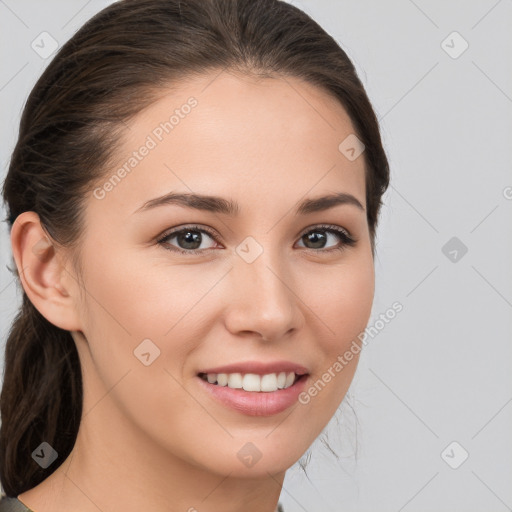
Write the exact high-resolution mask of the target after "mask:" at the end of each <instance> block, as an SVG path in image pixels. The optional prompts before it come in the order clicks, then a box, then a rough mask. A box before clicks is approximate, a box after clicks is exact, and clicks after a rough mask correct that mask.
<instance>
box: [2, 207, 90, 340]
mask: <svg viewBox="0 0 512 512" xmlns="http://www.w3.org/2000/svg"><path fill="white" fill-rule="evenodd" d="M11 246H12V252H13V256H14V260H15V262H16V266H17V268H18V273H19V276H20V280H21V284H22V286H23V289H24V290H25V293H26V294H27V296H28V298H29V299H30V301H31V302H32V304H33V305H34V306H35V308H36V309H37V310H38V311H39V312H40V313H41V314H42V315H43V316H44V317H45V318H46V319H47V320H48V321H49V322H51V323H52V324H54V325H56V326H57V327H60V328H61V329H65V330H69V331H73V330H80V329H81V328H82V327H81V325H80V322H79V317H78V314H77V313H78V311H77V303H76V300H77V299H78V297H79V294H78V289H77V285H76V281H75V279H74V278H73V276H71V275H69V272H70V270H69V269H66V268H65V266H64V265H63V263H62V254H61V253H59V248H58V246H57V244H55V243H54V242H53V241H52V240H51V239H50V238H49V237H48V235H47V234H46V232H45V230H44V229H43V227H42V225H41V222H40V219H39V216H38V215H37V213H35V212H32V211H30V212H23V213H21V214H20V215H18V217H17V218H16V221H15V222H14V224H13V226H12V229H11Z"/></svg>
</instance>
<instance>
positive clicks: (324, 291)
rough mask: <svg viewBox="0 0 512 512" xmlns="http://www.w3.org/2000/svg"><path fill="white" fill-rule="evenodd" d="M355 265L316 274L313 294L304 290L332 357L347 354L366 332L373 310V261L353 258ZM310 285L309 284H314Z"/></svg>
mask: <svg viewBox="0 0 512 512" xmlns="http://www.w3.org/2000/svg"><path fill="white" fill-rule="evenodd" d="M354 256H355V257H354V258H353V261H348V260H347V261H346V262H344V263H342V264H340V265H336V266H332V267H330V268H326V269H325V271H318V272H315V278H314V279H313V280H311V281H312V282H314V283H315V286H314V293H311V290H312V288H311V287H310V288H309V290H310V291H309V293H308V292H307V290H306V289H305V290H304V292H303V296H304V297H308V301H307V303H308V306H309V307H310V308H311V310H312V312H313V314H314V315H316V317H317V320H316V322H315V323H316V324H317V325H318V324H319V323H320V324H321V325H322V326H323V327H322V331H323V332H324V333H325V337H324V345H323V349H324V351H325V353H326V354H330V355H331V356H332V355H333V354H334V353H336V354H337V353H338V352H339V351H340V350H343V351H344V350H345V349H346V348H345V347H346V346H347V345H350V343H351V342H352V340H353V339H354V338H357V336H358V335H359V334H360V333H361V332H362V331H364V329H365V327H366V325H367V323H368V320H369V317H370V314H371V309H372V303H373V296H374V291H375V274H374V267H373V260H372V259H371V257H370V258H367V257H365V256H364V255H357V257H356V255H354ZM311 281H310V282H311Z"/></svg>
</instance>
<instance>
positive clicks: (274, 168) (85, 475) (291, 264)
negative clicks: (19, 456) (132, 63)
mask: <svg viewBox="0 0 512 512" xmlns="http://www.w3.org/2000/svg"><path fill="white" fill-rule="evenodd" d="M190 96H194V97H195V98H196V99H197V101H198V104H197V106H196V107H195V108H194V109H192V110H191V112H190V114H188V115H187V116H186V117H184V118H183V119H181V120H180V123H179V124H178V125H177V126H176V127H175V128H174V130H173V131H172V132H171V133H170V134H167V135H166V136H165V137H164V138H163V140H162V142H160V143H158V145H157V147H156V148H154V149H153V150H152V151H150V153H149V154H148V155H147V156H146V157H145V158H144V159H143V160H142V161H140V162H139V163H138V165H137V166H136V167H135V168H134V169H133V170H132V171H131V172H130V173H129V174H128V175H126V176H125V177H124V179H122V180H121V182H120V183H118V184H117V185H116V186H115V187H114V188H113V190H111V191H110V192H108V193H107V194H106V196H105V197H104V198H103V199H101V200H100V199H96V198H95V197H93V196H92V194H91V195H90V196H89V197H88V200H87V203H86V212H85V213H86V216H85V220H86V222H85V232H84V233H83V239H82V244H81V246H80V258H81V262H82V269H83V273H82V276H81V278H82V281H79V280H78V278H77V275H76V269H74V268H73V266H72V265H71V261H70V259H69V256H70V252H69V250H67V249H66V248H64V247H59V246H58V245H57V244H55V243H54V242H53V241H52V240H51V239H49V241H50V243H51V245H48V246H45V245H44V240H46V239H47V238H45V235H46V233H45V231H44V229H43V228H42V226H41V224H40V222H39V218H38V216H37V214H35V213H34V212H24V213H23V214H21V215H20V216H18V218H17V220H16V222H15V224H14V226H13V228H12V233H11V241H12V247H13V254H14V257H15V261H16V264H17V267H18V270H21V269H22V268H25V267H26V268H25V271H24V272H23V273H22V284H23V287H24V289H25V291H26V293H27V294H28V296H29V298H30V300H31V301H32V302H33V304H34V305H35V306H36V308H37V309H38V310H39V311H40V312H41V313H42V314H43V315H44V316H45V317H46V318H47V319H48V320H49V321H50V322H52V323H53V324H55V325H57V326H59V327H61V328H62V329H67V330H69V331H71V333H72V336H73V338H74V340H75V342H76V346H77V349H78V352H79V356H80V361H81V365H82V371H83V379H84V408H83V417H82V422H81V426H80V431H79V433H78V438H77V441H76V444H75V446H74V449H73V451H72V453H71V454H70V456H69V457H68V458H67V459H66V460H65V461H64V462H63V463H62V465H61V466H59V468H58V469H57V470H56V471H55V472H54V473H52V474H51V475H50V476H49V477H48V478H47V479H45V480H44V481H43V482H42V483H41V484H39V485H38V486H36V487H35V488H33V489H31V490H29V491H27V492H24V493H22V494H20V495H19V499H20V500H21V501H22V502H23V503H25V504H26V505H27V506H28V507H30V508H32V509H33V510H35V511H36V512H50V511H52V512H56V511H57V512H60V511H62V512H64V511H65V510H71V509H72V510H76V511H80V512H89V511H91V512H93V511H94V512H97V511H98V510H102V511H104V512H107V511H121V510H123V511H124V512H132V511H133V512H135V511H137V512H138V511H140V510H151V511H153V512H164V511H165V512H168V511H169V510H172V511H190V512H192V511H194V510H197V511H198V512H218V511H219V510H223V511H224V512H240V510H241V509H242V508H243V510H244V511H246V512H256V511H258V512H262V511H263V512H273V511H274V509H275V507H276V505H277V501H278V498H279V495H280V492H281V486H282V484H283V480H284V477H285V471H286V470H287V469H288V468H290V467H291V466H292V465H293V464H294V463H295V462H296V461H297V460H298V459H299V458H300V457H301V456H302V455H303V454H304V452H305V451H306V450H307V449H308V448H309V446H310V445H311V444H312V443H313V441H314V440H315V438H316V437H317V436H318V435H320V433H321V431H322V429H323V428H324V427H325V426H326V425H327V423H328V422H329V420H330V419H331V417H332V416H333V414H334V413H335V411H336V409H337V408H338V406H339V405H340V403H341V401H342V399H343V397H344V396H345V394H346V392H347V390H348V387H349V385H350V382H351V381H352V377H353V375H354V372H355V369H356V366H357V360H358V356H357V355H356V356H354V359H352V361H351V362H350V363H349V364H348V365H347V366H345V367H344V369H343V371H341V372H339V373H337V374H336V376H335V377H334V378H332V379H331V381H330V382H329V383H328V384H327V385H325V387H324V388H323V389H322V390H321V391H320V392H319V393H318V394H317V396H315V397H314V398H312V399H311V401H310V402H309V403H308V404H305V405H303V404H300V403H296V404H295V405H294V406H292V407H290V408H289V409H287V410H286V411H284V412H282V413H279V414H276V415H272V416H267V417H264V416H260V417H255V416H248V415H245V414H242V413H240V412H237V411H234V410H232V409H229V408H227V407H225V406H223V405H220V404H218V403H217V402H215V401H214V400H213V399H212V398H211V397H210V396H208V395H207V394H206V393H205V392H204V391H203V390H202V387H201V386H200V384H201V383H200V382H199V381H198V377H197V376H196V374H197V373H198V372H199V371H200V370H201V369H204V368H208V367H214V366H219V365H223V364H228V363H234V362H240V361H251V360H258V361H264V362H268V361H274V360H290V361H293V362H296V363H300V364H302V365H304V366H305V367H306V368H307V369H308V370H309V373H310V377H309V383H310V384H311V383H314V382H315V381H317V380H318V379H320V378H321V376H322V374H323V373H324V372H325V371H326V370H327V369H328V368H329V367H332V365H333V364H334V362H335V361H336V360H337V357H338V356H339V355H341V354H343V353H344V352H345V351H346V350H347V349H348V348H349V346H350V344H351V343H352V341H353V340H354V339H355V338H356V337H357V335H358V334H359V333H361V332H362V331H363V330H364V328H365V327H366V325H367V322H368V320H369V316H370V312H371V305H372V301H373V295H374V265H373V258H372V254H371V243H370V237H369V230H368V225H367V221H366V212H365V211H364V210H360V209H358V208H356V207H355V206H354V205H349V204H344V205H338V206H335V207H333V208H330V209H328V210H325V211H320V212H315V213H311V214H308V215H302V216H300V215H295V214H294V213H293V210H294V208H295V206H296V204H297V203H298V202H299V201H301V200H303V199H305V198H313V197H318V196H321V195H326V194H329V193H334V192H345V193H349V194H352V195H353V196H355V197H356V198H357V199H358V200H359V201H360V202H361V204H362V205H363V207H364V208H366V203H365V180H364V172H365V170H364V165H365V163H364V154H363V156H362V157H360V158H357V159H356V160H354V161H350V160H348V159H347V158H345V156H344V155H343V154H342V153H341V152H340V151H339V150H338V145H339V144H340V142H341V141H343V140H344V139H345V138H346V137H347V136H348V135H350V134H352V133H354V131H355V130H354V128H353V125H352V123H351V120H350V118H349V116H348V115H347V113H346V111H345V110H344V109H343V107H342V106H341V105H340V103H339V102H338V101H337V100H336V99H334V98H332V97H331V96H329V95H328V94H326V93H325V92H324V91H323V90H321V89H319V88H317V87H315V86H313V85H311V84H308V83H305V82H303V81H301V80H300V79H296V78H290V77H286V79H284V78H274V79H268V78H266V79H261V80H255V79H254V78H249V77H247V76H242V75H235V74H233V73H229V72H226V71H224V72H223V73H221V74H219V72H218V71H217V72H215V73H213V72H212V73H209V74H205V75H203V76H201V77H194V79H191V80H189V81H188V82H186V83H183V84H181V85H180V87H178V88H173V90H172V91H170V90H169V91H165V92H164V93H162V96H161V98H160V99H159V100H158V101H157V102H156V103H155V104H153V105H152V106H151V107H149V108H148V109H146V110H144V111H143V112H141V113H140V114H139V115H138V116H137V117H136V118H134V119H132V120H131V121H130V123H129V124H128V126H127V130H126V133H125V136H124V138H123V141H122V144H121V145H120V147H119V148H118V149H116V154H115V156H116V159H117V162H118V163H119V162H121V163H122V162H125V161H126V160H127V158H128V157H129V156H130V155H131V154H132V152H133V151H134V150H137V149H138V148H139V147H140V146H141V145H142V144H143V143H144V141H145V140H146V138H147V136H148V134H150V133H151V132H152V130H153V129H154V128H155V126H157V125H158V124H159V123H160V122H162V121H163V120H166V119H168V117H169V112H172V111H173V110H174V109H176V108H179V107H180V106H181V105H183V104H184V103H186V101H187V99H188V98H189V97H190ZM116 169H117V167H115V166H112V168H111V169H109V172H108V173H106V176H107V178H108V177H110V176H111V175H112V173H113V172H114V171H115V170H116ZM170 191H175V192H194V193H201V194H211V195H217V196H222V197H225V198H230V199H232V200H234V201H237V202H238V203H239V205H240V213H239V215H238V216H237V217H232V218H231V217H229V216H227V215H224V214H219V213H211V212H206V211H199V210H194V209H190V208H186V207H182V206H177V205H166V206H161V207H158V208H155V209H153V210H149V211H147V212H142V213H133V212H134V211H135V210H136V209H137V208H139V207H140V206H141V205H142V204H143V203H144V202H145V201H147V200H149V199H152V198H154V197H157V196H160V195H162V194H164V193H166V192H170ZM191 223H194V224H199V225H200V227H203V226H204V227H205V228H211V230H213V232H214V234H216V236H217V241H214V240H213V239H212V238H210V237H209V236H208V234H205V233H201V235H199V236H202V242H201V245H200V250H204V253H201V254H195V255H194V254H180V253H178V252H172V251H170V250H167V249H166V247H169V246H171V247H175V248H182V249H183V248H184V247H185V250H187V249H186V248H187V247H189V246H184V245H183V242H182V243H181V245H178V244H179V240H178V239H177V238H176V237H174V238H173V239H167V240H166V242H165V243H162V244H159V243H158V242H157V241H156V239H157V237H158V236H159V235H162V234H165V233H167V232H169V231H170V229H171V228H174V227H183V226H186V225H189V224H191ZM322 223H328V224H333V225H336V226H340V227H341V228H344V229H346V230H347V231H348V232H349V233H350V234H351V235H352V236H353V237H354V238H356V240H357V242H356V244H355V245H354V246H353V247H350V246H346V247H345V248H344V250H342V251H330V252H329V251H327V249H329V248H332V247H335V246H339V245H341V244H342V242H341V241H340V239H339V238H338V237H337V236H336V235H335V234H334V233H332V234H329V235H328V238H327V240H326V242H325V244H324V247H323V248H322V245H321V244H317V245H314V244H312V243H311V242H309V244H308V240H307V239H306V240H304V238H303V237H302V235H303V234H304V233H308V232H310V231H313V232H315V233H316V232H317V230H316V229H315V227H316V226H317V225H319V224H322ZM306 228H308V229H306ZM248 236H251V237H253V238H254V239H255V240H256V241H257V242H258V243H259V244H260V246H261V247H262V248H263V253H262V254H261V255H260V256H259V257H258V258H257V259H256V260H255V261H254V262H252V263H247V262H246V261H245V260H244V259H243V258H241V257H240V256H239V255H238V253H237V252H236V248H237V246H238V245H239V244H241V242H242V241H244V240H245V239H246V238H247V237H248ZM41 240H43V242H41ZM36 245H37V247H38V250H37V251H36V250H34V246H36ZM210 248H211V249H212V250H209V251H208V250H207V249H210ZM79 283H81V284H79ZM146 338H149V339H151V340H152V342H153V343H154V344H155V345H156V346H158V348H159V350H160V356H159V357H158V358H156V359H155V360H154V362H152V364H151V365H149V366H145V365H143V364H142V363H141V362H140V360H139V359H138V358H137V357H135V356H134V353H133V352H134V350H135V349H136V348H137V347H138V346H139V344H140V343H141V342H142V340H144V339H146ZM306 389H307V388H306ZM247 442H251V443H253V444H254V445H255V446H256V447H257V448H258V450H259V451H260V452H261V454H262V457H261V459H260V460H259V461H258V462H257V463H256V464H254V465H253V466H252V467H247V466H245V465H244V464H242V463H241V461H240V460H239V459H238V457H237V452H238V451H239V450H240V449H241V447H242V446H244V445H245V443H247ZM192 507H194V508H192Z"/></svg>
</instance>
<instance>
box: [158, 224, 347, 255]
mask: <svg viewBox="0 0 512 512" xmlns="http://www.w3.org/2000/svg"><path fill="white" fill-rule="evenodd" d="M187 231H198V232H201V233H206V234H207V235H209V236H210V237H211V238H212V239H213V240H214V241H215V242H216V243H219V241H218V240H217V237H216V236H215V234H214V233H213V232H212V231H211V230H209V229H206V228H204V227H200V226H197V225H190V226H186V227H184V228H180V229H178V230H176V231H171V232H170V233H166V234H165V235H163V236H161V237H160V238H159V239H158V240H157V242H158V243H159V244H160V245H162V246H163V248H164V249H166V250H168V251H172V252H178V253H181V254H189V255H190V254H200V253H205V252H209V251H213V250H215V249H181V248H179V247H176V246H170V247H172V248H170V247H169V246H168V243H167V242H166V240H169V239H171V238H173V237H175V236H176V235H179V234H180V233H183V232H187ZM315 231H321V232H323V233H325V232H330V233H334V234H335V235H336V236H338V238H339V239H340V240H341V242H342V243H341V245H339V246H336V247H331V248H329V249H309V248H307V247H305V248H304V249H305V250H306V251H312V252H316V253H318V252H320V253H322V252H323V253H330V252H332V251H343V250H345V249H346V247H353V246H354V245H355V244H356V243H357V240H356V239H355V238H353V237H352V236H351V235H350V234H349V233H348V231H346V230H345V229H343V228H341V227H339V226H335V225H332V224H320V225H318V226H314V227H312V228H308V229H307V231H303V232H302V234H301V235H300V236H299V240H300V239H301V238H302V237H304V236H305V235H307V234H308V233H311V232H315Z"/></svg>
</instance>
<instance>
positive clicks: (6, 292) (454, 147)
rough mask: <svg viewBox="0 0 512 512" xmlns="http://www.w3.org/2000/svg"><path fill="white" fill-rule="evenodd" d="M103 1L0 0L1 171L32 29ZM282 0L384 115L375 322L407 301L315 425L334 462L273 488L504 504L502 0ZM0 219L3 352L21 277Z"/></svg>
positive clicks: (418, 507) (511, 180)
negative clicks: (334, 410) (335, 49)
mask: <svg viewBox="0 0 512 512" xmlns="http://www.w3.org/2000/svg"><path fill="white" fill-rule="evenodd" d="M110 3H111V2H110V1H106V0H104V1H98V0H89V1H86V0H83V1H69V0H67V1H64V0H60V1H56V0H52V1H48V0H45V1H44V2H39V1H36V0H32V1H28V0H25V1H14V0H0V20H1V22H0V23H1V25H0V38H1V49H0V51H1V62H2V64H3V65H2V68H1V71H0V73H1V75H0V102H1V109H2V110H1V112H2V116H1V124H0V130H1V134H0V137H1V140H2V144H1V147H0V151H1V153H0V158H1V167H2V179H3V176H4V175H5V172H6V169H7V166H8V162H9V158H10V152H11V151H12V148H13V146H14V143H15V138H16V132H17V128H18V123H19V116H20V113H21V109H22V106H23V104H24V101H25V99H26V97H27V95H28V93H29V91H30V89H31V87H32V86H33V85H34V83H35V80H36V79H37V78H38V76H39V75H40V73H41V72H42V70H43V69H44V67H45V66H46V64H47V63H48V62H49V60H50V59H51V57H50V58H49V59H46V60H45V59H43V58H42V57H40V56H39V55H38V54H37V53H36V52H35V51H34V50H33V49H32V48H31V43H32V41H34V40H35V39H36V38H37V37H38V36H39V34H41V32H43V31H47V32H48V33H49V34H51V36H52V37H53V38H54V39H55V40H57V41H58V42H59V44H62V43H64V42H65V41H66V40H67V39H68V38H70V37H71V36H72V34H73V33H74V32H75V31H76V30H77V29H78V28H79V27H80V26H81V25H82V24H83V23H84V22H85V21H86V20H87V19H89V18H90V17H91V16H92V15H93V14H95V13H96V12H97V11H99V10H101V9H102V8H103V7H105V6H106V5H108V4H110ZM293 3H294V4H295V5H297V6H298V7H300V8H302V9H303V10H305V11H306V12H307V13H308V14H310V15H311V16H312V17H313V18H314V19H315V20H316V21H317V22H318V23H319V24H320V25H321V26H323V27H324V28H325V29H326V30H327V31H328V32H329V33H330V34H331V35H333V37H335V38H336V40H337V41H338V42H339V43H340V45H341V46H342V47H343V48H344V49H345V51H346V52H347V53H348V55H349V57H350V58H351V59H352V60H353V62H354V64H355V65H356V67H357V70H358V73H359V75H360V77H361V79H362V81H363V83H364V85H365V87H366V89H367V92H368V94H369V96H370V99H371V101H372V103H373V105H374V108H375V110H376V112H377V114H378V116H379V119H380V122H381V128H382V135H383V139H384V143H385V147H386V150H387V153H388V156H389V159H390V163H391V175H392V185H391V187H390V189H389V191H388V193H387V194H386V195H385V196H384V201H385V206H384V208H383V214H382V218H381V223H380V228H379V231H378V242H377V258H376V272H377V289H376V296H375V301H374V308H373V313H372V318H371V319H370V325H371V324H373V323H374V322H375V320H376V319H377V318H378V317H379V315H380V314H381V313H384V312H386V310H388V308H390V307H391V304H392V303H393V302H395V301H399V302H400V303H401V304H402V305H403V311H402V312H400V313H399V314H397V315H396V317H395V318H394V319H393V320H392V321H390V322H389V323H388V324H386V326H385V328H383V329H381V330H380V331H379V333H378V335H377V336H375V337H373V338H371V339H369V343H368V344H367V346H366V347H365V349H364V352H363V354H362V357H361V361H360V366H359V368H358V371H357V373H356V377H355V379H354V382H353V385H352V387H351V389H350V392H349V402H348V403H347V402H344V403H343V404H342V407H341V409H340V413H341V414H339V415H337V416H336V417H335V418H333V420H332V421H331V423H330V424H329V426H328V428H327V429H326V433H328V434H329V442H330V444H331V445H332V446H333V448H335V449H336V451H337V452H338V453H339V455H340V456H341V457H340V460H339V461H336V460H335V458H334V456H332V455H331V454H330V452H329V451H328V450H327V449H326V448H325V447H324V445H323V444H322V443H321V442H320V439H319V440H317V442H315V444H314V445H313V446H312V449H311V456H312V457H311V462H310V463H309V466H308V475H309V479H308V478H306V477H305V476H304V474H303V473H302V471H301V470H300V468H299V466H298V465H295V466H294V467H293V468H291V469H290V470H289V472H288V473H287V476H286V479H285V483H284V488H283V492H282V496H281V501H282V502H283V503H284V505H285V510H286V512H299V511H309V512H327V511H365V512H400V511H405V512H423V511H432V510H436V511H437V512H444V511H450V512H454V511H464V512H501V511H506V510H512V486H511V485H510V482H512V456H511V455H512V437H511V436H510V431H511V428H510V427H511V424H512V404H511V402H512V386H511V383H512V372H511V369H512V357H511V356H512V343H511V341H512V339H511V332H512V315H511V312H512V265H511V263H510V262H511V261H512V257H511V256H512V235H511V227H512V226H511V224H512V223H511V219H512V172H511V170H512V169H511V167H512V166H511V161H510V156H511V155H510V154H511V141H512V138H511V135H512V116H511V113H512V59H511V55H512V51H511V50H512V38H511V37H510V27H511V26H512V24H511V22H512V2H511V1H510V0H500V1H495V0H473V1H449V2H446V1H441V0H436V1H430V2H427V1H426V0H416V1H412V0H409V1H407V0H391V1H386V2H379V1H377V0H373V1H367V0H350V1H348V0H347V1H335V0H331V1H327V0H314V1H313V0H307V1H306V0H301V1H298V0H297V1H294V2H293ZM454 31H457V32H458V33H459V34H460V36H457V35H455V36H453V35H451V36H450V34H452V32H454ZM443 41H445V42H444V43H443ZM464 41H467V44H469V46H468V48H467V50H466V51H464V52H463V53H460V52H461V50H462V49H463V48H464ZM449 53H451V55H450V54H449ZM459 53H460V55H459ZM507 62H508V64H507ZM507 187H508V188H507ZM3 215H4V213H3V211H2V216H3ZM1 230H2V231H1V233H0V244H1V245H0V258H1V261H0V263H1V266H0V318H1V332H0V335H1V343H2V345H1V347H0V348H1V351H2V357H3V350H4V345H5V338H6V334H7V329H8V326H9V324H10V321H11V320H12V318H13V317H14V313H15V311H16V308H17V306H18V301H19V300H20V293H19V292H17V290H16V286H15V284H14V282H13V281H12V279H11V278H12V276H11V274H10V273H9V272H8V271H7V269H6V268H5V265H6V264H8V263H9V262H10V257H11V256H10V255H11V251H10V241H9V238H8V234H7V227H6V226H5V224H2V226H1ZM453 237H456V240H454V241H452V242H451V244H453V245H448V246H447V247H446V248H445V249H444V250H443V247H444V246H445V244H447V243H448V241H449V240H450V239H452V238H453ZM463 246H465V247H466V248H467V253H465V254H463V250H462V249H463ZM454 251H456V252H454ZM507 261H508V264H506V262H507ZM2 367H3V359H2ZM350 406H352V407H353V409H354V411H355V414H354V413H353V412H352V407H350ZM338 418H339V421H337V419H338ZM507 431H508V432H509V434H508V435H505V432H507ZM454 441H455V442H456V443H458V444H456V445H451V446H449V445H450V444H451V443H452V442H454ZM447 447H448V449H447V450H445V449H446V448H447ZM443 454H444V455H443ZM466 454H467V455H468V458H467V459H466V460H465V461H464V462H462V460H463V458H464V456H465V455H466ZM461 462H462V463H461ZM455 466H458V467H457V468H456V469H454V467H455Z"/></svg>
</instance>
